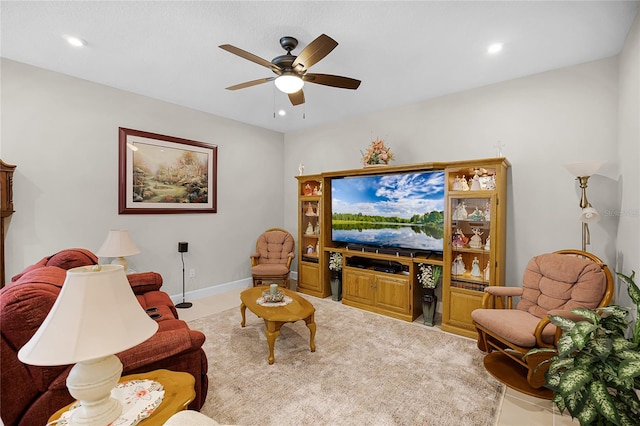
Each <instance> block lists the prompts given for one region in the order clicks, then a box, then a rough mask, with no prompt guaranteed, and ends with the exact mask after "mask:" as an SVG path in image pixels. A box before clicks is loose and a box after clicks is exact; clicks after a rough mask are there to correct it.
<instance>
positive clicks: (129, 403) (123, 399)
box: [57, 380, 164, 426]
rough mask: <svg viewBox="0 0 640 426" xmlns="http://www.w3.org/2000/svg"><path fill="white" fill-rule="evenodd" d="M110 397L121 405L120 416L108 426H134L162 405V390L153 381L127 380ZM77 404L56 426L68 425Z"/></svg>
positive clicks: (64, 414) (119, 384) (61, 417)
mask: <svg viewBox="0 0 640 426" xmlns="http://www.w3.org/2000/svg"><path fill="white" fill-rule="evenodd" d="M111 397H112V398H114V399H117V400H118V401H120V404H122V414H120V417H118V418H117V419H116V420H115V421H114V422H113V423H111V424H110V425H109V426H135V425H137V424H138V423H140V422H141V421H142V420H144V419H146V418H147V417H149V416H150V415H151V414H152V413H153V412H154V411H155V409H156V408H158V406H159V405H160V403H162V399H163V398H164V388H163V387H162V385H161V384H160V383H158V382H154V381H153V380H128V381H126V382H121V383H118V384H117V385H116V386H115V387H114V388H113V389H112V390H111ZM78 404H79V402H76V403H75V404H74V405H72V406H71V408H69V410H68V411H66V412H64V413H63V414H62V416H60V420H59V421H58V423H57V424H58V425H59V426H60V425H68V424H69V418H70V417H71V414H72V413H73V411H74V410H75V409H76V408H78Z"/></svg>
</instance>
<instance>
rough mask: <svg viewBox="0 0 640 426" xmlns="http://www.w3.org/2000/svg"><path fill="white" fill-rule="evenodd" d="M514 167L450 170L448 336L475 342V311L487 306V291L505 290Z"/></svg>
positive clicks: (498, 163) (485, 164)
mask: <svg viewBox="0 0 640 426" xmlns="http://www.w3.org/2000/svg"><path fill="white" fill-rule="evenodd" d="M508 167H509V163H508V162H507V160H506V159H504V158H496V159H488V160H481V161H480V162H478V163H477V164H470V163H469V162H465V163H461V164H455V163H453V164H449V166H448V167H446V168H445V180H446V188H445V198H446V201H445V202H446V206H445V210H446V214H445V229H444V238H445V246H444V253H443V257H444V259H443V260H444V265H445V268H444V271H443V281H442V282H443V312H442V329H443V330H445V331H449V332H453V333H456V334H461V335H464V336H468V337H472V338H475V337H476V331H475V328H474V327H473V322H472V319H471V312H472V311H473V310H474V309H477V308H479V307H480V306H481V303H482V296H483V292H484V289H485V287H487V286H489V285H504V271H505V232H506V227H505V223H506V220H505V215H506V180H507V169H508Z"/></svg>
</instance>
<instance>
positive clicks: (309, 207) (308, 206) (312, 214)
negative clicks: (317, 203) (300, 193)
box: [304, 203, 316, 216]
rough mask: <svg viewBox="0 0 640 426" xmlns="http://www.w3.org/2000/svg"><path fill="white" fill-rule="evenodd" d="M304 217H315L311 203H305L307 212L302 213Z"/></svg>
mask: <svg viewBox="0 0 640 426" xmlns="http://www.w3.org/2000/svg"><path fill="white" fill-rule="evenodd" d="M304 215H305V216H316V212H314V211H313V206H312V205H311V203H307V211H306V212H305V213H304Z"/></svg>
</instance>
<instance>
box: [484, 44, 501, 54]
mask: <svg viewBox="0 0 640 426" xmlns="http://www.w3.org/2000/svg"><path fill="white" fill-rule="evenodd" d="M502 46H503V44H502V43H493V44H492V45H490V46H489V47H488V48H487V53H488V54H490V55H495V54H496V53H498V52H500V51H501V50H502Z"/></svg>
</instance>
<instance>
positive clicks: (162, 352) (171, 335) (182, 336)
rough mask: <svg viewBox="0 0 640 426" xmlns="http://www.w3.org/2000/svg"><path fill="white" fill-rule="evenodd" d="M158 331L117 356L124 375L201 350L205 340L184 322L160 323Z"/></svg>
mask: <svg viewBox="0 0 640 426" xmlns="http://www.w3.org/2000/svg"><path fill="white" fill-rule="evenodd" d="M158 327H159V328H158V331H157V332H156V334H154V335H153V336H151V337H150V338H149V339H147V340H145V341H144V342H142V343H140V344H139V345H137V346H134V347H133V348H131V349H127V350H126V351H123V352H120V353H118V354H116V355H117V356H118V358H120V361H121V362H122V365H123V374H126V373H128V372H129V371H131V370H135V369H138V368H140V367H144V366H146V365H149V364H152V363H154V362H157V361H160V360H163V359H167V358H170V357H172V356H174V355H177V354H179V353H181V352H185V351H189V350H194V349H199V348H200V347H201V346H202V345H203V344H204V340H205V336H204V334H203V333H202V332H200V331H197V330H191V329H189V326H188V325H187V323H186V322H184V321H182V320H169V321H160V322H158Z"/></svg>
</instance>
